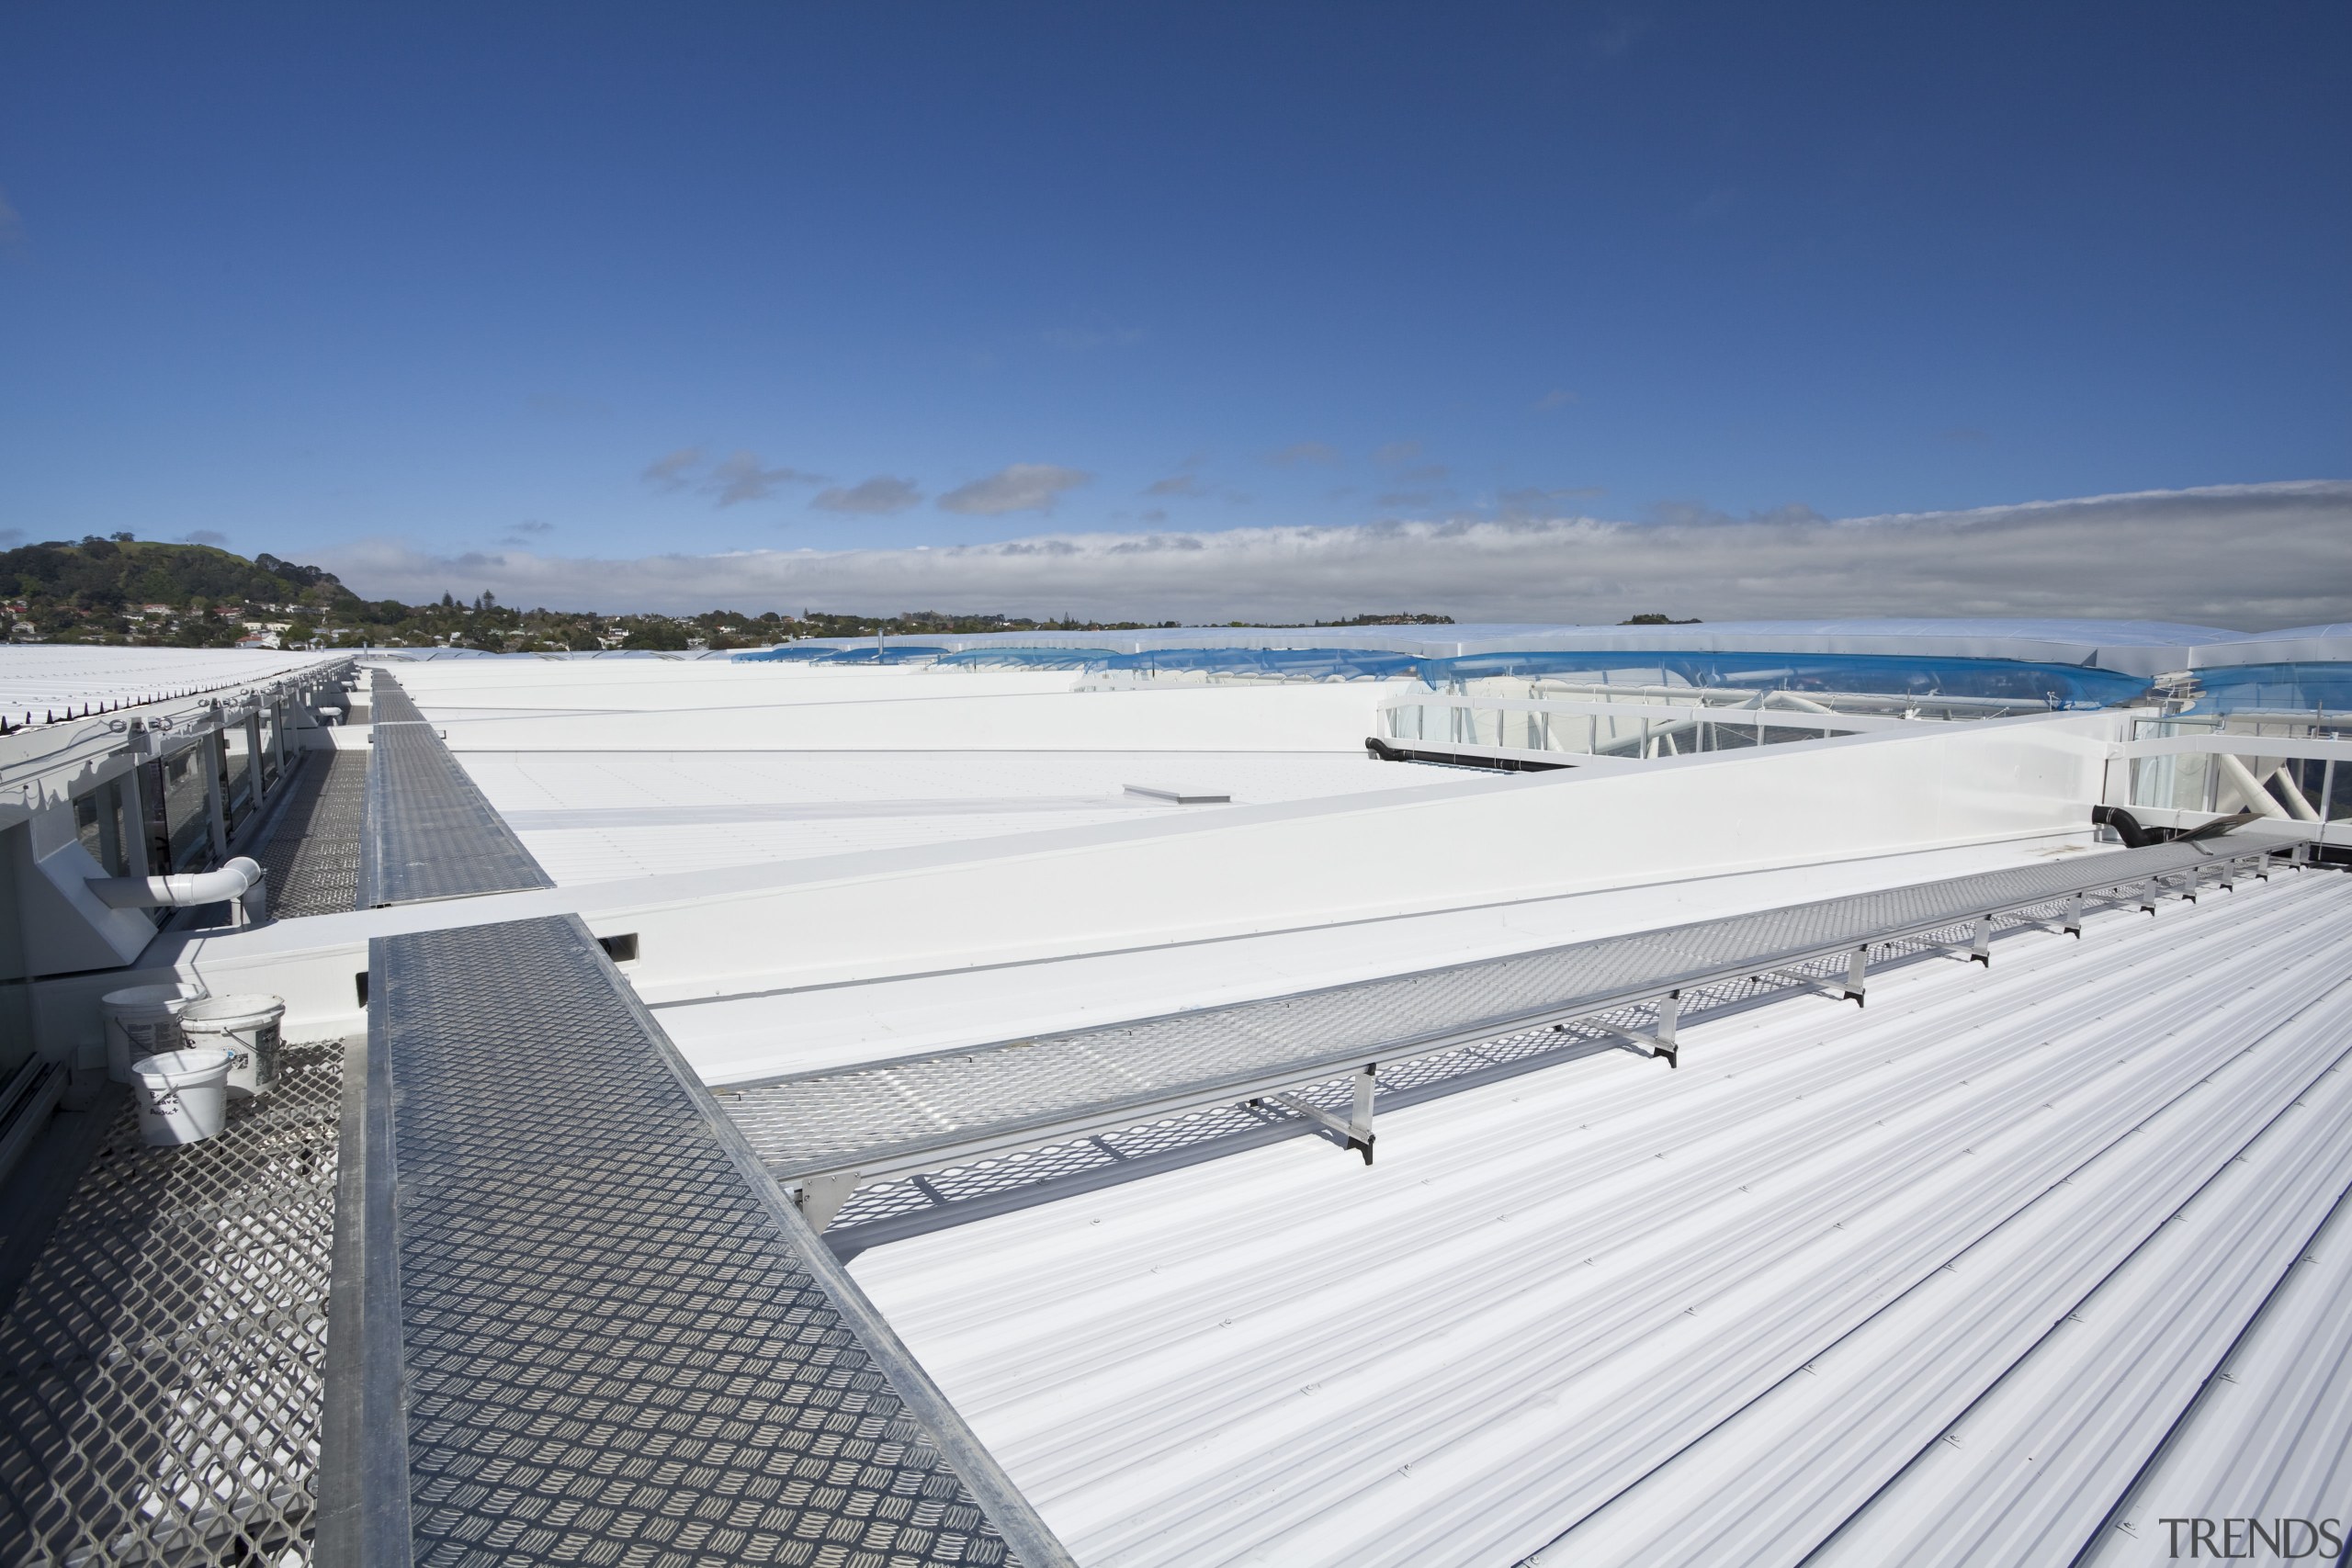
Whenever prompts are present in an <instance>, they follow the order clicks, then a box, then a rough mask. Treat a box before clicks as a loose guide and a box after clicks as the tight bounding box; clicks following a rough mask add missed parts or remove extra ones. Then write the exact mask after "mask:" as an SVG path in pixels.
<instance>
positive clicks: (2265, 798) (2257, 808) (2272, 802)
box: [2219, 751, 2287, 817]
mask: <svg viewBox="0 0 2352 1568" xmlns="http://www.w3.org/2000/svg"><path fill="white" fill-rule="evenodd" d="M2219 755H2220V757H2221V759H2222V777H2223V778H2225V779H2227V780H2229V782H2230V784H2232V785H2233V787H2234V788H2235V789H2236V790H2237V792H2238V794H2239V795H2240V796H2242V797H2243V798H2244V800H2245V807H2246V809H2247V810H2249V811H2254V812H2258V813H2260V814H2261V815H2262V816H2265V817H2284V816H2286V815H2287V808H2286V807H2283V806H2281V805H2279V804H2278V798H2277V797H2276V796H2274V795H2272V794H2271V793H2270V792H2269V791H2268V790H2267V789H2265V788H2263V787H2262V781H2261V780H2260V779H2257V778H2256V777H2255V776H2254V773H2253V771H2252V770H2251V769H2249V768H2248V767H2247V766H2246V765H2245V763H2244V762H2241V761H2238V760H2237V759H2236V758H2235V757H2233V756H2231V755H2230V754H2229V753H2228V752H2227V751H2223V752H2221V753H2219Z"/></svg>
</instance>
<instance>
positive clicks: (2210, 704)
mask: <svg viewBox="0 0 2352 1568" xmlns="http://www.w3.org/2000/svg"><path fill="white" fill-rule="evenodd" d="M2197 683H2198V685H2199V687H2200V688H2201V691H2200V694H2199V696H2198V698H2197V700H2196V701H2195V702H2194V703H2192V704H2190V705H2189V707H2188V711H2189V712H2190V713H2246V712H2251V711H2256V710H2259V711H2262V712H2267V713H2310V712H2312V711H2313V710H2314V709H2320V708H2324V709H2326V710H2328V711H2329V712H2332V713H2346V712H2352V664H2319V663H2304V664H2225V665H2217V666H2213V667H2211V668H2208V669H2203V670H2199V671H2197Z"/></svg>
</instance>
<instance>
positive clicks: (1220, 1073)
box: [722, 842, 2248, 1179]
mask: <svg viewBox="0 0 2352 1568" xmlns="http://www.w3.org/2000/svg"><path fill="white" fill-rule="evenodd" d="M2234 852H2235V853H2237V854H2240V855H2243V854H2245V853H2248V851H2246V850H2245V849H2244V848H2237V849H2236V850H2235V851H2234ZM2221 858H2225V857H2224V856H2223V855H2222V854H2220V853H2217V852H2216V851H2215V850H2214V849H2213V848H2211V847H2209V846H2207V845H2203V844H2199V843H2190V842H2180V843H2173V844H2165V845H2159V846H2155V847H2153V848H2149V849H2143V850H2127V851H2121V852H2115V853H2111V854H2103V855H2099V856H2097V857H2095V858H2093V859H2090V860H2086V861H2079V862H2074V863H2065V862H2052V863H2045V864H2041V865H2036V866H2029V867H2022V868H2018V869H2015V870H2008V871H1999V872H1992V873H1987V874H1979V875H1974V876H1963V877H1955V878H1951V879H1949V880H1946V881H1942V882H1932V883H1924V884H1919V885H1916V886H1905V887H1896V888H1890V889H1887V890H1885V891H1883V892H1878V893H1868V894H1860V895H1855V896H1851V897H1842V898H1832V899H1825V900H1823V901H1821V902H1818V903H1813V904H1800V905H1794V906H1792V907H1789V908H1778V909H1767V910H1760V911H1758V912H1756V913H1753V914H1747V915H1736V916H1732V917H1729V918H1727V919H1716V920H1705V921H1700V922H1696V923H1693V924H1690V925H1683V926H1675V927H1668V928H1666V929H1663V930H1658V931H1640V932H1635V933H1633V934H1631V935H1627V936H1622V937H1611V938H1608V939H1605V940H1601V941H1598V942H1577V943H1572V944H1569V945H1566V946H1562V947H1555V948H1548V949H1544V950H1542V951H1539V952H1535V953H1521V954H1515V955H1513V956H1510V957H1506V958H1498V959H1488V960H1482V961H1478V962H1474V963H1468V964H1454V965H1450V966H1448V967H1444V968H1440V969H1431V970H1425V971H1422V972H1420V973H1418V974H1409V975H1401V976H1391V977H1387V978H1384V979H1379V980H1371V981H1362V982H1356V983H1353V984H1349V985H1343V986H1336V987H1328V988H1325V989H1321V990H1315V991H1307V992H1302V993H1299V994H1297V995H1294V996H1286V997H1277V998H1272V999H1269V1000H1265V1001H1257V1002H1246V1003H1241V1004H1238V1005H1232V1006H1225V1007H1216V1008H1204V1009H1200V1010H1194V1011H1191V1012H1183V1013H1176V1014H1172V1015H1169V1016H1166V1017H1161V1018H1154V1019H1146V1020H1142V1021H1136V1022H1133V1023H1125V1024H1117V1025H1112V1026H1108V1027H1098V1028H1092V1029H1084V1030H1077V1031H1071V1032H1066V1033H1061V1034H1052V1035H1040V1036H1037V1037H1035V1038H1034V1039H1026V1040H1015V1041H1010V1042H1006V1043H1001V1044H993V1045H985V1046H978V1047H972V1048H966V1049H960V1050H951V1051H941V1052H934V1053H930V1054H927V1055H917V1056H909V1057H901V1058H898V1059H894V1060H890V1061H887V1062H877V1063H870V1064H864V1065H860V1066H847V1067H840V1068H833V1069H830V1070H827V1071H822V1072H815V1073H807V1074H798V1075H794V1076H792V1077H782V1078H776V1079H773V1080H770V1081H768V1082H765V1083H761V1084H752V1085H743V1086H739V1087H736V1088H732V1089H729V1090H727V1091H726V1092H725V1094H724V1096H723V1098H722V1103H723V1104H724V1105H725V1106H726V1108H727V1111H728V1113H729V1115H731V1116H732V1117H733V1118H734V1119H735V1121H736V1122H737V1123H738V1124H739V1125H740V1126H741V1127H742V1128H743V1130H744V1133H745V1134H746V1136H748V1137H749V1138H750V1139H751V1142H752V1146H753V1147H754V1148H755V1149H757V1150H758V1151H759V1153H760V1155H761V1157H762V1158H763V1159H764V1160H766V1161H767V1162H768V1165H769V1167H770V1168H771V1169H773V1170H775V1172H776V1174H777V1175H778V1176H779V1177H782V1178H784V1179H797V1178H799V1177H803V1176H808V1175H812V1174H817V1173H820V1172H826V1171H834V1170H848V1169H864V1170H866V1171H868V1172H869V1173H872V1174H876V1175H887V1174H903V1173H905V1172H907V1171H909V1170H914V1169H935V1168H940V1167H942V1166H944V1165H946V1164H948V1163H950V1162H952V1161H953V1160H955V1159H956V1158H958V1157H961V1156H969V1155H971V1154H974V1153H977V1152H979V1151H982V1150H986V1149H989V1148H991V1147H1004V1148H1010V1147H1013V1146H1018V1145H1020V1144H1022V1143H1024V1142H1025V1143H1027V1144H1028V1145H1031V1146H1036V1145H1042V1144H1046V1143H1052V1142H1058V1141H1062V1140H1066V1139H1068V1138H1069V1137H1071V1136H1072V1135H1073V1134H1080V1133H1092V1132H1101V1131H1104V1130H1107V1129H1110V1128H1114V1127H1118V1126H1121V1125H1127V1124H1134V1123H1137V1122H1144V1121H1147V1120H1150V1119H1152V1118H1154V1117H1156V1116H1159V1115H1164V1114H1167V1113H1170V1112H1173V1111H1180V1110H1184V1109H1189V1108H1190V1107H1191V1106H1193V1105H1199V1104H1206V1103H1208V1102H1210V1101H1212V1100H1216V1098H1218V1097H1220V1096H1234V1097H1238V1095H1239V1094H1243V1093H1254V1092H1259V1091H1260V1090H1261V1088H1262V1087H1264V1086H1269V1085H1272V1084H1274V1083H1280V1082H1285V1081H1289V1082H1308V1081H1312V1080H1314V1079H1315V1078H1317V1077H1321V1076H1324V1075H1327V1074H1330V1073H1335V1072H1340V1071H1344V1070H1347V1068H1348V1066H1350V1065H1351V1064H1357V1065H1360V1064H1362V1063H1364V1062H1391V1061H1395V1060H1398V1059H1401V1058H1408V1057H1413V1056H1420V1055H1434V1054H1436V1053H1439V1052H1442V1051H1447V1050H1452V1049H1455V1048H1458V1047H1460V1046H1463V1045H1465V1044H1471V1043H1476V1042H1477V1041H1480V1040H1490V1039H1496V1038H1500V1037H1502V1036H1505V1035H1508V1034H1511V1033H1513V1032H1520V1031H1523V1030H1526V1029H1528V1028H1530V1027H1531V1026H1532V1025H1533V1024H1534V1023H1536V1022H1539V1021H1542V1022H1549V1021H1554V1020H1558V1019H1563V1018H1569V1017H1577V1016H1589V1015H1593V1014H1598V1013H1600V1012H1603V1011H1605V1010H1608V1009H1610V1008H1611V1007H1617V1006H1623V1005H1625V1004H1628V1003H1633V1002H1637V1001H1639V1000H1641V999H1643V998H1652V997H1657V996H1662V995H1664V994H1665V993H1667V992H1668V991H1669V990H1676V989H1695V988H1698V987H1704V986H1709V985H1717V984H1721V983H1724V982H1725V981H1732V980H1736V979H1739V978H1742V977H1744V976H1749V975H1763V974H1769V973H1771V972H1775V971H1778V970H1781V969H1785V968H1789V967H1792V966H1794V965H1798V964H1804V963H1806V962H1808V961H1812V960H1815V959H1817V958H1819V957H1820V956H1822V955H1823V954H1826V953H1833V952H1845V951H1849V950H1851V949H1853V948H1856V947H1860V946H1865V945H1868V944H1871V943H1873V942H1886V941H1889V940H1892V939H1896V938H1901V937H1904V936H1910V935H1917V934H1918V933H1925V932H1931V931H1935V930H1937V929H1938V928H1939V927H1945V926H1950V925H1952V924H1954V923H1955V922H1959V921H1963V920H1973V919H1974V918H1975V917H1977V916H1979V915H1983V914H1987V913H1992V912H1996V911H2001V910H2012V909H2018V908H2030V907H2032V906H2034V905H2036V904H2041V903H2047V902H2049V901H2050V900H2052V899H2054V898H2063V897H2068V896H2071V895H2072V894H2073V893H2075V891H2078V890H2085V889H2092V888H2100V887H2108V886H2118V885H2120V884H2124V883H2132V882H2138V881H2142V880H2145V879H2147V878H2151V877H2160V876H2168V875H2181V874H2192V875H2193V874H2199V873H2200V872H2201V868H2203V867H2206V866H2209V865H2211V864H2212V863H2214V862H2215V861H2216V860H2218V859H2221Z"/></svg>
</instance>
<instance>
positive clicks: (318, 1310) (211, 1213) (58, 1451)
mask: <svg viewBox="0 0 2352 1568" xmlns="http://www.w3.org/2000/svg"><path fill="white" fill-rule="evenodd" d="M341 1058H342V1051H341V1049H340V1047H338V1046H334V1045H324V1046H319V1045H310V1046H289V1047H288V1048H287V1050H286V1052H285V1055H284V1056H283V1057H282V1059H281V1062H282V1065H281V1067H280V1076H279V1079H278V1085H277V1089H275V1090H274V1091H272V1092H271V1093H270V1094H268V1095H266V1096H265V1097H263V1098H260V1099H257V1100H242V1101H237V1102H234V1103H232V1107H231V1110H230V1113H229V1122H228V1126H227V1129H226V1130H225V1131H224V1132H223V1133H222V1134H220V1136H219V1137H217V1138H213V1139H210V1140H209V1141H207V1142H205V1143H201V1144H194V1145H187V1146H185V1147H181V1148H163V1149H158V1148H150V1147H148V1146H147V1145H146V1144H145V1143H144V1142H143V1141H142V1140H141V1137H140V1134H139V1124H138V1117H137V1113H136V1112H135V1111H134V1110H133V1109H132V1107H131V1104H130V1098H129V1096H127V1095H124V1094H121V1093H120V1092H119V1091H116V1100H117V1101H118V1104H117V1108H116V1113H115V1115H114V1117H113V1120H112V1122H111V1125H110V1126H109V1128H108V1130H107V1133H106V1134H105V1137H104V1140H103V1142H102V1143H101V1144H100V1145H99V1146H98V1149H97V1152H96V1156H95V1157H94V1158H93V1159H92V1161H91V1164H90V1166H89V1168H88V1169H87V1170H86V1171H85V1173H84V1175H83V1178H82V1180H81V1183H80V1185H79V1187H78V1188H77V1189H76V1190H75V1191H74V1195H73V1197H72V1199H71V1200H70V1201H69V1202H68V1204H67V1206H66V1208H65V1211H64V1213H62V1215H61V1216H60V1217H59V1220H58V1223H57V1226H56V1228H55V1230H54V1231H53V1232H52V1233H51V1237H50V1240H49V1243H48V1245H47V1247H45V1248H44V1250H43V1251H42V1253H41V1254H40V1257H39V1258H37V1259H36V1260H35V1262H34V1264H33V1267H32V1270H31V1272H30V1273H29V1274H28V1276H27V1278H26V1280H25V1282H24V1284H23V1286H22V1287H21V1289H19V1291H18V1292H17V1297H16V1300H15V1301H14V1302H13V1303H10V1305H9V1308H8V1311H7V1314H6V1316H5V1317H0V1502H5V1508H4V1509H0V1561H5V1562H9V1563H27V1564H40V1565H42V1568H59V1565H66V1564H74V1565H78V1564H85V1563H87V1564H97V1563H113V1562H141V1563H164V1564H174V1565H187V1568H195V1565H198V1564H212V1563H232V1562H239V1563H242V1562H268V1563H274V1564H289V1563H300V1562H308V1561H309V1543H310V1539H311V1519H312V1512H313V1505H312V1496H313V1479H314V1476H315V1472H316V1467H317V1461H318V1450H319V1445H318V1435H319V1412H320V1400H321V1394H322V1365H323V1361H324V1356H325V1347H326V1327H327V1296H328V1267H329V1255H330V1252H331V1249H332V1241H333V1235H334V1184H335V1166H336V1139H337V1129H336V1113H337V1102H338V1097H339V1093H340V1084H341V1077H342V1066H341Z"/></svg>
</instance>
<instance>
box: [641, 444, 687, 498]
mask: <svg viewBox="0 0 2352 1568" xmlns="http://www.w3.org/2000/svg"><path fill="white" fill-rule="evenodd" d="M701 466H702V448H701V447H699V446H681V447H679V448H678V449H677V450H676V451H675V452H673V453H671V454H670V455H669V456H668V457H657V458H655V459H654V460H653V461H652V462H650V463H648V464H647V465H646V466H645V472H643V473H642V474H639V476H638V477H639V479H643V480H644V481H645V482H646V483H647V484H650V485H651V486H652V487H653V488H654V489H655V490H684V489H685V488H686V480H687V479H690V478H692V477H693V475H694V471H695V469H696V468H700V467H701Z"/></svg>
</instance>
